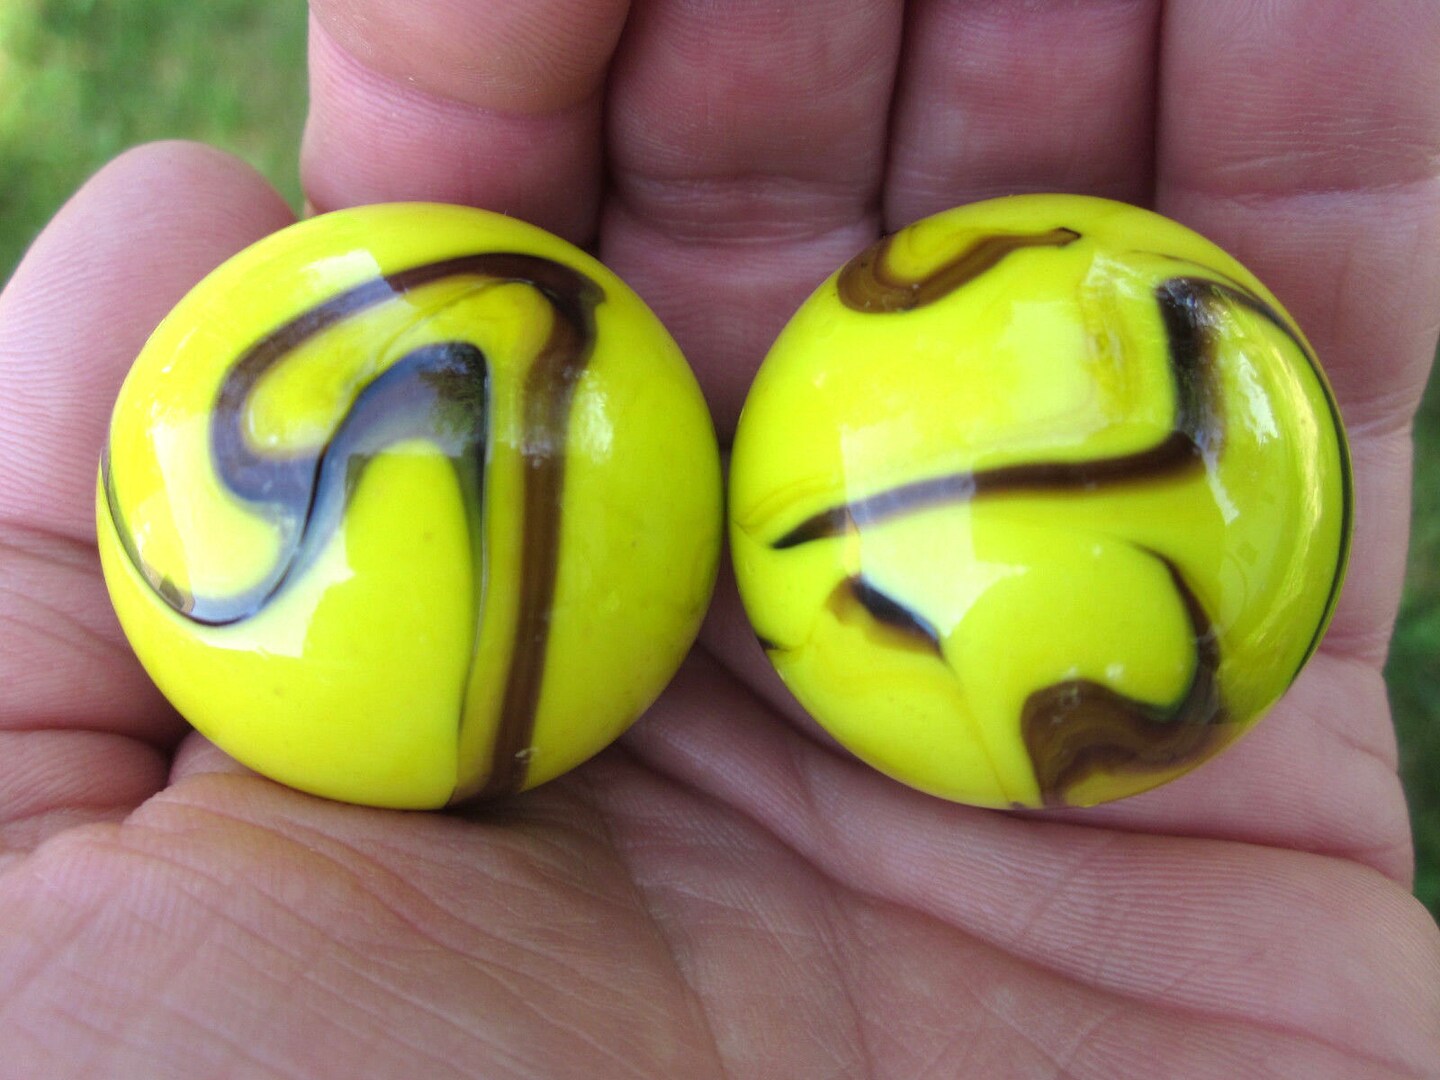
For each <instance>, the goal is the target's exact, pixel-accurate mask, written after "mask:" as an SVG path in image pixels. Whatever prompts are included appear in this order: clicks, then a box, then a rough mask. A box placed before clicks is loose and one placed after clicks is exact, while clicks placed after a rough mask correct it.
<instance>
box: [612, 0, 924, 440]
mask: <svg viewBox="0 0 1440 1080" xmlns="http://www.w3.org/2000/svg"><path fill="white" fill-rule="evenodd" d="M900 14H901V12H900V4H899V3H898V2H896V0H885V2H882V3H872V2H869V0H818V2H813V3H806V4H781V5H777V4H773V3H768V2H764V0H740V2H738V3H731V4H723V5H717V4H713V3H707V2H704V0H642V2H638V3H637V4H636V5H635V7H634V11H633V13H632V20H631V26H630V28H629V29H628V30H627V33H626V37H625V40H624V42H623V44H622V46H621V49H620V52H619V54H618V55H617V57H616V62H615V67H614V70H613V72H612V80H611V91H610V122H609V134H608V139H609V154H610V161H611V166H612V169H611V171H612V176H613V184H614V187H613V198H611V200H610V201H609V202H608V204H607V207H606V210H605V215H604V221H603V225H602V241H601V254H602V257H603V258H604V259H605V261H606V262H608V263H609V264H610V265H611V266H612V267H614V269H615V270H617V271H618V272H619V273H620V274H621V276H622V277H625V278H626V279H627V280H628V281H629V282H630V283H631V284H632V285H634V286H635V287H636V289H637V290H638V291H639V292H640V294H641V295H642V296H644V297H645V299H646V300H647V301H649V302H650V304H651V305H652V306H653V307H654V308H655V309H656V311H657V313H658V314H659V315H660V317H661V319H662V320H663V321H664V322H665V323H666V325H667V326H668V327H669V328H670V330H671V332H672V333H674V334H675V336H676V338H677V340H678V341H679V343H680V346H681V348H682V349H684V351H685V353H686V355H687V357H689V359H690V362H691V363H692V364H693V365H694V367H695V369H696V372H697V374H698V375H699V378H700V381H701V384H702V386H703V387H704V389H705V391H706V395H707V397H708V399H709V401H710V404H711V408H712V411H713V413H714V415H715V420H716V425H717V427H718V428H719V429H720V432H721V435H722V437H725V436H728V434H729V433H730V431H732V430H733V427H734V421H735V417H736V414H737V413H738V412H739V408H740V403H741V400H742V399H743V397H744V394H745V389H746V387H747V386H748V385H749V382H750V379H751V376H752V375H753V374H754V371H755V368H756V367H757V366H758V365H759V362H760V358H761V357H762V356H763V355H764V353H765V351H766V349H767V348H768V347H769V344H770V342H771V340H773V338H774V336H775V334H776V333H777V332H778V331H779V329H780V327H781V325H782V324H783V323H784V322H785V320H786V319H788V318H789V317H790V315H791V314H792V313H793V311H794V309H795V307H796V306H797V305H798V304H799V302H800V301H801V300H802V299H803V298H804V297H805V295H806V294H807V293H809V292H810V291H811V290H812V289H813V288H814V287H815V286H816V285H818V284H819V283H820V281H821V280H822V279H824V278H825V277H826V276H827V275H828V274H829V273H830V272H831V271H832V270H834V269H835V268H836V267H837V266H839V265H840V264H841V263H843V262H844V261H845V260H846V259H848V258H850V257H851V256H852V255H854V254H855V252H856V251H858V250H860V249H861V248H863V247H864V246H865V245H866V243H868V242H869V241H870V240H872V239H873V238H874V237H875V236H876V235H877V231H878V220H877V216H876V205H877V198H878V192H879V186H880V180H881V175H882V172H883V168H884V154H885V130H886V122H887V114H888V110H889V102H890V90H891V85H892V82H893V78H894V65H895V58H896V54H897V52H898V48H899V41H900V22H901V20H900Z"/></svg>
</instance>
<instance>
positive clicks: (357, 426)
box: [97, 204, 721, 808]
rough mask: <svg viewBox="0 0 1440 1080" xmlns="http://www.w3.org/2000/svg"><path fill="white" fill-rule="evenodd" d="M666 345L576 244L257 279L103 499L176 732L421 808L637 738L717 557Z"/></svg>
mask: <svg viewBox="0 0 1440 1080" xmlns="http://www.w3.org/2000/svg"><path fill="white" fill-rule="evenodd" d="M720 487H721V485H720V471H719V460H718V453H717V449H716V444H715V436H714V431H713V428H712V426H711V423H710V419H709V416H708V413H707V412H706V409H705V405H704V401H703V400H702V398H701V395H700V391H699V388H698V386H697V384H696V382H695V379H694V377H693V375H692V373H691V371H690V369H689V367H688V365H687V364H686V363H685V360H684V358H683V357H682V356H681V354H680V352H679V350H678V348H677V347H676V346H675V344H674V342H673V341H672V339H671V338H670V336H669V335H668V334H667V333H666V332H665V330H664V328H663V327H662V326H661V325H660V323H659V322H658V320H657V319H656V318H655V317H654V315H653V314H652V313H651V312H650V311H649V310H648V309H647V308H646V307H645V305H644V304H643V303H642V302H641V301H640V299H639V298H638V297H637V296H636V295H635V294H634V293H633V292H632V291H631V290H630V289H629V288H628V287H627V286H626V285H625V284H624V283H623V282H621V281H620V280H619V279H618V278H617V277H615V275H613V274H612V273H610V272H609V271H608V270H606V269H605V268H604V267H603V266H601V265H600V264H599V263H598V262H596V261H595V260H594V259H592V258H590V257H589V256H587V255H586V254H584V253H583V252H581V251H579V250H578V249H576V248H575V247H573V246H571V245H570V244H567V243H565V242H564V241H562V240H560V239H558V238H557V237H554V236H551V235H549V234H548V233H545V232H543V231H542V230H540V229H536V228H534V227H532V226H529V225H526V224H524V223H521V222H518V221H515V220H513V219H510V218H505V217H502V216H500V215H496V214H489V213H485V212H482V211H479V210H471V209H466V208H461V207H453V206H440V205H433V204H392V205H384V206H371V207H364V208H359V209H354V210H346V211H341V212H338V213H334V214H328V215H324V216H321V217H318V218H314V219H312V220H309V221H305V222H302V223H300V224H298V225H295V226H293V227H291V228H289V229H286V230H284V231H282V232H280V233H277V234H275V235H274V236H271V237H269V238H267V239H265V240H262V241H261V242H260V243H258V244H256V245H254V246H253V247H251V248H249V249H247V250H246V251H244V252H241V253H240V254H239V255H237V256H235V257H234V258H233V259H231V260H230V261H229V262H227V263H225V264H224V265H223V266H221V267H220V268H219V269H218V270H216V271H215V272H214V273H213V274H211V275H210V276H209V277H208V278H206V279H205V280H204V281H203V282H201V283H200V284H199V285H198V286H197V287H196V288H195V289H194V290H193V291H192V292H191V293H190V294H189V295H188V296H186V297H185V298H184V299H183V300H182V301H181V302H180V304H179V305H177V307H176V308H175V310H174V311H173V312H172V313H171V314H170V315H169V316H168V317H167V318H166V319H165V321H164V322H163V323H162V324H161V325H160V327H159V328H158V329H157V330H156V331H155V333H154V335H153V336H152V338H151V340H150V341H149V343H148V344H147V345H146V347H145V349H144V350H143V351H142V353H141V354H140V356H139V357H138V358H137V360H136V362H135V365H134V367H133V369H132V370H131V372H130V375H129V377H128V378H127V379H126V381H125V384H124V386H123V387H122V389H121V392H120V396H119V399H118V401H117V402H116V406H115V412H114V417H113V420H112V425H111V432H110V440H109V443H108V446H107V449H106V455H105V459H104V460H103V462H102V465H101V471H100V479H99V487H98V499H97V505H98V519H99V538H100V554H101V559H102V564H103V566H104V570H105V576H106V581H107V583H108V585H109V588H110V593H111V597H112V600H113V601H114V604H115V608H116V611H117V612H118V614H119V616H120V621H121V623H122V625H123V626H124V628H125V631H126V634H127V635H128V637H129V639H130V641H131V644H132V645H133V646H134V648H135V651H136V653H137V654H138V655H139V657H140V659H141V661H142V663H143V664H144V665H145V667H146V669H147V670H148V671H149V673H150V674H151V676H152V677H153V678H154V680H155V682H156V683H157V685H158V686H159V687H160V689H161V690H162V691H163V692H164V693H165V694H166V695H167V696H168V697H169V698H170V700H171V701H172V702H173V703H174V704H175V706H176V707H177V708H178V709H179V710H180V712H181V713H182V714H183V715H184V716H186V717H187V718H188V719H189V720H190V721H191V722H192V723H194V725H195V726H196V727H197V728H198V729H199V730H201V731H202V732H203V733H204V734H205V735H206V736H208V737H209V738H211V739H212V740H214V741H215V742H216V743H218V744H219V745H220V746H221V747H222V748H223V749H225V750H226V751H228V752H229V753H231V754H232V755H234V756H235V757H236V758H238V759H239V760H240V761H242V762H244V763H245V764H247V765H249V766H251V767H252V768H254V769H256V770H257V771H259V772H261V773H263V774H265V775H267V776H270V777H272V778H273V779H276V780H279V781H281V782H283V783H286V784H289V785H291V786H293V787H296V788H300V789H302V790H305V791H309V792H313V793H316V794H320V795H324V796H328V797H331V798H335V799H342V800H347V801H353V802H360V803H368V804H372V805H377V806H391V807H410V808H426V807H438V806H443V805H445V804H447V803H450V802H454V801H458V800H462V799H466V798H471V797H477V796H493V795H500V794H505V793H509V792H513V791H517V790H522V789H525V788H529V787H533V786H535V785H536V784H539V783H542V782H544V781H545V780H548V779H550V778H552V777H555V776H557V775H559V774H560V773H563V772H565V771H566V770H568V769H570V768H572V767H573V766H575V765H577V764H579V763H580V762H582V761H584V760H585V759H586V758H588V757H590V756H591V755H593V754H594V753H596V752H597V751H599V750H600V749H601V748H603V747H604V746H606V745H607V744H608V743H610V742H611V741H612V740H613V739H615V738H616V737H617V736H618V735H619V734H620V733H621V732H622V731H623V730H624V729H625V728H626V727H627V726H628V725H629V724H630V723H631V722H632V721H633V720H634V719H635V718H636V716H638V715H639V714H640V713H641V712H642V711H643V710H644V709H645V708H646V707H647V706H648V705H649V704H650V702H651V701H652V700H653V699H654V698H655V697H656V695H657V694H658V693H659V692H660V690H661V689H662V687H663V686H664V684H665V683H666V682H667V681H668V680H669V678H670V677H671V675H672V674H673V673H674V671H675V669H676V668H677V666H678V665H679V663H680V661H681V659H682V658H683V656H684V654H685V652H686V651H687V650H688V648H689V646H690V644H691V642H692V641H693V639H694V636H695V633H696V631H697V630H698V628H699V623H700V619H701V617H702V616H703V614H704V611H705V608H706V605H707V603H708V601H709V596H710V591H711V588H712V585H713V582H714V573H715V565H716V561H717V558H718V550H719V536H720V523H721V490H720Z"/></svg>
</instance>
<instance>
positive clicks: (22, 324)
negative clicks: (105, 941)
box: [0, 143, 291, 857]
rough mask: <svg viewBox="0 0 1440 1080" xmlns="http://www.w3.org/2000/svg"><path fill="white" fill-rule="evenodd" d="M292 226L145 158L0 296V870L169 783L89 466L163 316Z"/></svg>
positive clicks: (70, 210)
mask: <svg viewBox="0 0 1440 1080" xmlns="http://www.w3.org/2000/svg"><path fill="white" fill-rule="evenodd" d="M290 219H291V215H290V212H289V209H288V208H287V207H286V206H285V204H284V202H283V200H281V199H280V197H279V196H278V195H277V194H275V192H274V191H273V190H272V189H271V188H270V187H269V185H268V184H267V183H266V182H265V181H264V180H263V179H262V178H261V177H260V176H259V175H258V174H256V173H255V172H254V171H253V170H251V169H249V168H248V167H247V166H245V165H243V164H241V163H240V162H237V161H235V160H234V159H232V158H229V157H227V156H225V155H223V154H220V153H218V152H216V151H213V150H209V149H206V148H204V147H199V146H193V145H185V144H176V143H168V144H159V145H155V146H148V147H144V148H141V149H139V150H136V151H132V152H131V153H129V154H126V155H125V156H123V157H121V158H120V159H118V160H117V161H115V162H114V163H112V164H111V165H110V166H108V167H107V168H105V169H104V170H102V171H101V172H100V173H99V174H98V175H97V176H96V177H95V178H94V179H93V180H91V181H90V183H88V184H87V185H86V186H85V187H84V188H83V189H82V190H81V191H80V192H79V194H77V195H76V196H75V197H74V198H73V199H72V200H71V201H70V202H69V203H68V204H67V205H66V207H65V208H64V209H63V210H62V211H61V212H60V214H59V216H58V217H57V218H56V219H55V221H54V222H52V223H51V225H50V227H49V228H48V229H47V230H46V231H45V232H44V233H43V234H42V235H41V237H40V238H39V240H37V241H36V243H35V246H34V247H33V248H32V250H31V251H30V253H29V254H28V255H27V257H26V259H25V261H24V263H23V264H22V265H21V267H20V268H19V270H17V272H16V274H15V276H14V278H13V279H12V280H11V282H10V285H9V286H8V287H7V289H6V290H5V292H4V294H3V295H0V687H3V688H4V691H3V693H0V743H3V748H0V857H3V856H5V855H6V853H7V852H8V853H13V852H14V851H15V850H17V849H18V850H23V849H25V848H27V847H30V846H33V845H34V844H35V843H38V842H39V840H40V839H42V838H43V837H44V836H46V835H48V834H50V833H52V832H54V831H56V830H58V829H61V828H65V827H68V826H69V825H72V824H75V823H77V822H79V821H93V820H101V819H109V818H115V817H119V816H122V815H123V814H125V813H127V812H129V811H130V810H131V809H133V808H134V807H135V806H136V805H138V803H139V802H140V801H142V800H143V799H144V798H146V797H147V796H149V795H150V794H153V793H154V792H155V791H156V790H158V789H159V788H160V787H162V786H163V785H164V783H165V777H166V771H167V769H168V764H169V749H168V748H169V746H170V744H172V743H173V741H174V740H175V738H177V737H178V735H179V732H180V730H181V729H182V727H183V725H182V724H181V723H180V722H179V720H178V719H177V718H176V716H175V715H174V713H173V712H172V711H171V710H170V709H169V708H168V707H167V706H166V705H165V703H164V702H163V700H162V699H161V698H160V696H159V694H158V693H157V692H156V691H155V689H154V687H153V686H152V685H151V684H150V681H149V680H148V679H147V678H146V677H145V675H144V673H143V672H142V671H141V669H140V666H139V664H137V663H136V661H135V659H134V657H133V656H132V655H131V653H130V650H129V649H128V647H127V646H126V645H125V643H124V640H123V638H122V636H121V633H120V628H119V626H118V624H117V623H116V621H115V617H114V615H113V614H112V612H111V610H110V605H109V602H108V601H107V599H106V597H105V588H104V585H103V583H102V582H101V580H100V573H99V564H98V561H97V559H96V556H95V550H94V547H93V542H94V529H95V524H94V522H95V518H94V503H95V470H96V462H97V460H98V457H99V453H100V446H101V443H102V442H103V439H104V432H105V424H106V421H107V419H108V417H109V412H110V407H111V404H112V403H113V401H114V399H115V394H116V392H117V390H118V388H119V385H120V381H121V379H122V378H123V377H124V374H125V371H126V370H127V368H128V367H129V365H130V362H131V361H132V360H133V359H134V357H135V355H136V353H137V352H138V351H139V350H140V348H141V346H142V345H143V344H144V341H145V339H146V337H147V336H148V334H149V333H150V331H151V329H152V328H153V327H154V326H155V324H156V323H157V322H158V321H159V320H160V318H161V317H162V316H163V315H164V313H165V311H166V310H167V309H168V308H169V307H171V306H172V305H173V304H174V303H175V302H176V301H177V300H178V299H179V298H180V296H181V295H182V294H183V293H184V292H185V291H186V290H187V289H188V288H189V287H190V286H191V285H193V284H194V283H195V281H196V280H197V279H198V278H200V277H201V276H203V275H204V274H205V273H207V272H208V271H209V270H211V269H212V268H213V267H214V266H216V265H217V264H218V263H220V262H221V261H223V260H224V259H225V258H226V257H228V256H229V255H230V254H232V253H233V252H235V251H236V250H237V249H239V248H241V247H244V246H245V245H247V244H249V243H251V242H252V241H254V240H257V239H259V238H260V237H262V236H264V235H266V234H267V233H269V232H271V231H273V230H275V229H277V228H280V227H282V226H283V225H285V224H287V223H288V222H289V220H290Z"/></svg>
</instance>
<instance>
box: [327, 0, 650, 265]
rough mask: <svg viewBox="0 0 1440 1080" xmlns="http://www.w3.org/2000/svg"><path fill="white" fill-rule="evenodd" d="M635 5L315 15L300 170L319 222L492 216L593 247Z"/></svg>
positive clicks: (410, 6)
mask: <svg viewBox="0 0 1440 1080" xmlns="http://www.w3.org/2000/svg"><path fill="white" fill-rule="evenodd" d="M628 7H629V3H628V0H526V2H525V3H523V4H516V3H507V2H505V0H416V2H408V3H404V4H400V3H395V2H392V0H313V2H312V4H311V9H312V18H311V38H310V98H311V106H310V119H309V123H308V124H307V126H306V131H305V142H304V147H303V150H302V154H301V175H302V178H303V180H304V183H305V189H306V195H307V197H308V198H309V201H310V203H311V204H312V205H313V206H314V207H315V208H316V209H318V210H334V209H338V208H340V207H344V206H353V205H356V204H360V203H373V202H388V201H394V200H402V199H423V200H433V201H437V202H452V203H461V204H466V205H471V206H481V207H484V208H486V209H490V210H497V211H500V212H502V213H506V214H512V215H515V216H517V217H521V218H524V219H525V220H527V221H532V222H534V223H535V224H538V225H541V226H544V227H545V228H548V229H550V230H551V231H553V232H556V233H559V234H560V235H561V236H564V237H565V238H566V239H568V240H571V241H574V242H577V243H581V244H583V243H586V242H587V241H589V240H590V239H591V238H592V235H593V231H594V228H595V212H596V207H597V205H598V202H599V195H600V184H601V175H602V162H601V157H602V156H601V151H600V145H601V143H600V130H601V99H602V91H603V85H604V79H605V73H606V70H607V68H608V65H609V62H610V54H611V52H612V51H613V49H614V47H615V43H616V41H617V40H618V38H619V36H620V30H621V28H622V26H623V25H624V22H625V14H626V11H627V9H628Z"/></svg>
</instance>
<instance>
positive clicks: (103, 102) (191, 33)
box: [0, 0, 1440, 914]
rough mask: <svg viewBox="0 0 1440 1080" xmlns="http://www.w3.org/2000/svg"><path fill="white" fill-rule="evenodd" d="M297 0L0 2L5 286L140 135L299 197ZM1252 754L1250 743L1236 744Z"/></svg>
mask: <svg viewBox="0 0 1440 1080" xmlns="http://www.w3.org/2000/svg"><path fill="white" fill-rule="evenodd" d="M304 57H305V5H304V4H302V3H300V2H299V0H205V2H204V3H199V2H196V0H144V2H140V0H103V2H102V0H0V282H3V281H5V280H7V279H8V278H9V276H10V272H11V271H12V270H13V268H14V266H15V264H16V263H17V262H18V261H19V259H20V256H21V255H22V254H23V252H24V250H25V248H26V246H27V245H28V244H29V243H30V241H31V240H32V239H33V238H34V236H35V234H36V233H37V232H38V231H39V230H40V228H41V226H43V225H44V223H45V222H46V221H47V220H48V219H49V217H50V216H51V215H52V214H53V213H54V212H55V210H56V209H57V208H58V207H59V205H60V204H61V203H62V202H63V201H64V200H65V198H66V197H67V196H68V195H69V194H70V193H71V192H72V191H74V190H75V188H76V187H77V186H79V184H80V183H81V182H82V181H83V180H84V179H85V177H86V176H88V175H89V174H90V173H92V172H93V171H94V170H95V169H97V168H98V167H99V166H100V165H101V164H103V163H104V162H105V161H106V160H108V159H109V158H111V157H113V156H114V155H115V154H117V153H119V152H120V151H121V150H124V149H125V148H126V147H129V146H133V145H134V144H136V143H140V142H145V141H147V140H150V139H158V138H189V139H199V140H202V141H204V142H209V143H213V144H214V145H217V146H221V147H224V148H225V149H228V150H231V151H233V152H234V153H237V154H239V155H240V156H242V157H244V158H246V159H248V160H249V161H250V162H251V163H252V164H253V165H255V166H257V167H258V168H259V169H260V170H261V171H262V172H264V173H265V174H266V175H268V176H269V177H270V178H271V180H272V181H273V182H274V183H275V184H276V186H277V187H279V189H280V190H281V192H282V193H284V194H285V196H286V197H287V198H289V199H290V200H291V202H292V203H294V204H296V205H298V202H299V198H300V191H299V180H298V177H297V173H296V163H295V150H296V146H297V145H298V142H299V138H300V130H301V127H302V125H303V123H304V115H305V72H304ZM1387 679H1388V682H1389V686H1390V695H1391V700H1392V702H1393V703H1394V707H1395V717H1396V724H1397V727H1398V729H1399V735H1400V748H1401V758H1402V772H1403V775H1404V778H1405V784H1406V790H1407V792H1408V793H1409V797H1410V809H1411V817H1412V820H1413V822H1414V827H1415V837H1416V846H1417V848H1418V859H1419V861H1418V870H1417V875H1416V884H1415V891H1416V893H1417V894H1418V895H1419V896H1420V898H1421V899H1422V900H1423V901H1425V903H1426V904H1427V905H1429V907H1430V910H1431V911H1432V912H1435V913H1437V914H1440V384H1437V381H1436V380H1432V382H1431V388H1430V392H1429V393H1428V394H1427V396H1426V400H1425V404H1424V405H1423V406H1422V408H1421V411H1420V416H1419V418H1418V420H1417V424H1416V459H1415V524H1414V528H1413V532H1412V544H1411V550H1410V569H1409V578H1408V581H1407V587H1406V594H1405V604H1404V608H1403V610H1402V612H1401V616H1400V626H1399V629H1398V631H1397V633H1396V637H1395V643H1394V646H1393V649H1392V652H1391V658H1390V664H1389V667H1388V669H1387ZM1240 752H1243V751H1240Z"/></svg>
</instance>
